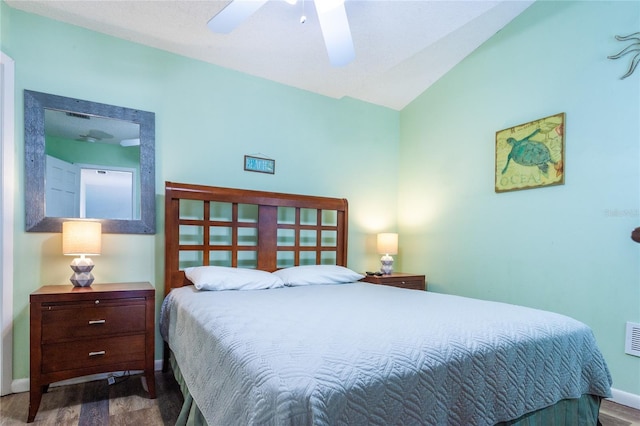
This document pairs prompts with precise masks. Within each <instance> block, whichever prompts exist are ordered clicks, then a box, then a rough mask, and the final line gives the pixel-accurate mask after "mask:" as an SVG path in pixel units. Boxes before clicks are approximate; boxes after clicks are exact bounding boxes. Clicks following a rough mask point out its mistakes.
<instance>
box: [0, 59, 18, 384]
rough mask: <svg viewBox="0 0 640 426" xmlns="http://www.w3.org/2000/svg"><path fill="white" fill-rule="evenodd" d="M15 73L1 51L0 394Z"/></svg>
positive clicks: (7, 380)
mask: <svg viewBox="0 0 640 426" xmlns="http://www.w3.org/2000/svg"><path fill="white" fill-rule="evenodd" d="M14 73H15V62H14V60H13V59H11V58H10V57H9V56H7V55H5V53H4V52H0V124H1V125H0V181H1V184H2V186H1V188H2V189H0V241H2V244H1V245H0V260H1V261H2V263H1V265H2V269H1V270H0V271H1V272H0V307H2V314H1V316H0V330H1V331H2V335H1V338H0V395H6V394H8V393H11V384H12V381H13V362H12V357H13V204H14V203H13V200H14V191H15V158H14V157H15V155H14V150H15V138H14V132H15V128H14V126H15V121H14V114H15V111H14V108H15V103H14V101H15V94H14V90H15V84H14V78H15V74H14Z"/></svg>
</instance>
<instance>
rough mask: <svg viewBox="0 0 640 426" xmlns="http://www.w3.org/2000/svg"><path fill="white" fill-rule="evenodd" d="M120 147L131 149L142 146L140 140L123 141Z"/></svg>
mask: <svg viewBox="0 0 640 426" xmlns="http://www.w3.org/2000/svg"><path fill="white" fill-rule="evenodd" d="M120 146H124V147H129V146H140V138H135V139H122V140H121V141H120Z"/></svg>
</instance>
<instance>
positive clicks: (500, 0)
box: [5, 0, 534, 110]
mask: <svg viewBox="0 0 640 426" xmlns="http://www.w3.org/2000/svg"><path fill="white" fill-rule="evenodd" d="M318 1H320V0H318ZM533 1H534V0H507V1H505V0H495V1H486V0H474V1H461V0H416V1H407V0H346V2H345V8H346V11H347V16H348V19H349V25H350V27H351V33H352V37H353V42H354V46H355V52H356V59H355V60H354V61H353V62H351V63H350V64H348V65H346V66H344V67H341V68H333V67H331V65H330V64H329V60H328V58H327V54H326V50H325V47H324V41H323V38H322V33H321V31H320V27H319V25H318V22H317V17H316V15H315V8H314V5H313V2H312V0H305V1H304V2H303V0H298V3H297V4H296V5H294V6H291V5H289V4H287V3H286V2H284V1H283V0H270V1H268V2H267V3H266V4H265V5H264V6H263V7H261V8H260V9H259V10H258V11H257V12H256V13H254V14H253V15H252V16H251V17H250V18H249V19H247V20H246V21H245V22H243V23H242V24H241V25H240V26H239V27H238V28H236V29H235V30H234V31H233V32H231V33H230V34H214V33H212V32H211V31H209V29H208V28H207V25H206V24H207V21H208V20H209V19H210V18H211V17H213V16H214V15H215V14H216V13H218V12H219V11H220V10H222V9H223V8H224V7H225V6H226V4H227V3H229V1H228V0H226V1H219V0H206V1H204V0H66V1H59V0H5V2H6V3H7V4H8V5H9V6H11V7H13V8H15V9H20V10H23V11H26V12H30V13H35V14H37V15H42V16H45V17H48V18H52V19H55V20H58V21H62V22H66V23H69V24H73V25H77V26H80V27H85V28H88V29H91V30H94V31H98V32H101V33H105V34H109V35H112V36H115V37H119V38H122V39H125V40H130V41H133V42H137V43H141V44H144V45H148V46H151V47H155V48H158V49H162V50H166V51H169V52H173V53H177V54H180V55H183V56H186V57H190V58H194V59H198V60H201V61H205V62H209V63H212V64H216V65H219V66H222V67H225V68H230V69H233V70H237V71H241V72H244V73H246V74H250V75H254V76H258V77H262V78H266V79H268V80H272V81H276V82H279V83H283V84H286V85H289V86H293V87H297V88H300V89H304V90H308V91H311V92H315V93H319V94H322V95H326V96H330V97H333V98H342V97H344V96H347V97H351V98H355V99H359V100H362V101H366V102H371V103H374V104H377V105H382V106H386V107H389V108H392V109H395V110H400V109H402V108H404V107H405V106H406V105H407V104H408V103H410V102H411V101H412V100H414V99H415V98H416V97H417V96H418V95H419V94H420V93H422V92H423V91H424V90H426V89H427V88H428V87H429V86H430V85H431V84H433V83H434V82H435V81H436V80H438V79H439V78H440V77H441V76H442V75H444V74H445V73H446V72H447V71H449V70H450V69H451V68H453V66H455V65H456V64H457V63H458V62H460V61H461V60H462V59H464V58H465V57H466V56H467V55H468V54H469V53H471V52H472V51H473V50H475V49H476V48H477V47H478V46H480V45H481V44H482V43H483V42H484V41H485V40H487V39H488V38H490V37H491V36H492V35H494V34H495V33H496V32H498V31H499V30H500V29H501V28H503V27H504V26H505V25H506V24H508V23H509V22H510V21H511V20H512V19H513V18H514V17H516V16H517V15H519V14H520V13H521V12H522V11H524V10H525V9H526V8H527V7H528V6H529V5H531V4H532V3H533ZM303 7H304V13H305V15H306V16H307V21H306V23H304V24H301V23H300V16H301V15H302V13H303Z"/></svg>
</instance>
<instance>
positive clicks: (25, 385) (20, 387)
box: [11, 359, 162, 393]
mask: <svg viewBox="0 0 640 426" xmlns="http://www.w3.org/2000/svg"><path fill="white" fill-rule="evenodd" d="M153 368H154V369H155V371H160V370H162V360H161V359H156V360H155V362H154V363H153ZM120 373H121V372H112V373H100V374H92V375H90V376H82V377H74V378H73V379H69V380H63V381H61V382H55V383H52V384H51V387H56V386H66V385H75V384H78V383H85V382H92V381H94V380H106V379H107V378H108V377H109V376H111V375H115V376H117V375H119V374H120ZM130 373H131V374H139V373H142V370H134V371H131V372H130ZM11 392H12V393H20V392H29V379H17V380H14V381H13V382H11Z"/></svg>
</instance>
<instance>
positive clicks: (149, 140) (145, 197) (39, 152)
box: [24, 90, 156, 234]
mask: <svg viewBox="0 0 640 426" xmlns="http://www.w3.org/2000/svg"><path fill="white" fill-rule="evenodd" d="M45 109H56V110H61V111H68V112H77V113H80V114H88V115H96V116H101V117H107V118H113V119H118V120H125V121H130V122H134V123H137V124H139V125H140V219H139V220H120V219H98V220H99V221H100V222H101V223H102V232H103V233H107V234H155V233H156V204H155V192H156V191H155V114H154V113H152V112H148V111H140V110H135V109H131V108H125V107H118V106H113V105H107V104H101V103H97V102H90V101H84V100H80V99H74V98H66V97H64V96H57V95H51V94H48V93H41V92H34V91H32V90H25V91H24V151H25V158H24V162H25V164H24V165H25V168H24V170H25V176H24V179H25V220H26V221H25V227H26V231H27V232H62V222H64V221H67V220H69V219H72V218H63V217H47V216H45V182H44V180H45V161H46V155H45V134H44V125H45V123H44V110H45ZM73 219H77V218H73ZM87 219H90V218H87ZM80 220H83V219H80Z"/></svg>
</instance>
